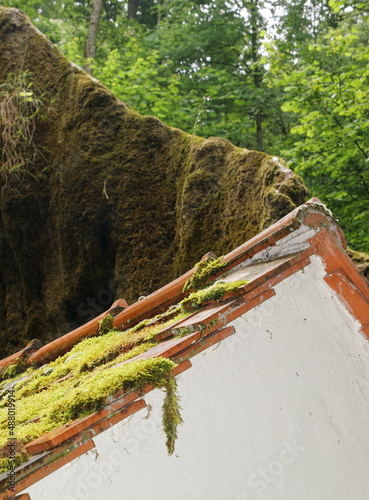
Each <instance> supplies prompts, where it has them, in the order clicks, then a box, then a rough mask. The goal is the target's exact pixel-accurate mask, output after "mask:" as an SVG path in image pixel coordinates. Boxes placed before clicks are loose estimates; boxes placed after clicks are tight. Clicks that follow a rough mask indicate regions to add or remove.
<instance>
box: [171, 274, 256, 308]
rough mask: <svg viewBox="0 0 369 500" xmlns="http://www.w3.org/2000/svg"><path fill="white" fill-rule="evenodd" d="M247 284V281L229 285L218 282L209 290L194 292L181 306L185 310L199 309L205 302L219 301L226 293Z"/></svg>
mask: <svg viewBox="0 0 369 500" xmlns="http://www.w3.org/2000/svg"><path fill="white" fill-rule="evenodd" d="M247 283H248V281H247V280H238V281H231V282H228V283H227V282H225V281H218V282H216V283H214V284H213V285H211V286H209V287H207V288H204V289H202V290H198V291H197V292H192V293H191V294H190V295H189V296H188V297H186V298H185V299H183V300H182V302H181V305H182V307H183V308H184V309H198V308H199V307H201V305H202V304H203V302H208V301H210V300H219V299H220V298H222V297H223V296H224V295H225V294H226V293H229V292H234V291H235V290H237V289H238V288H240V287H241V286H244V285H247Z"/></svg>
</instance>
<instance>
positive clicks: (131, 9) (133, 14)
mask: <svg viewBox="0 0 369 500" xmlns="http://www.w3.org/2000/svg"><path fill="white" fill-rule="evenodd" d="M139 6H140V0H128V11H127V17H128V19H137V12H138V8H139Z"/></svg>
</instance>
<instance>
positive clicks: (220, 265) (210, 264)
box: [183, 257, 228, 292]
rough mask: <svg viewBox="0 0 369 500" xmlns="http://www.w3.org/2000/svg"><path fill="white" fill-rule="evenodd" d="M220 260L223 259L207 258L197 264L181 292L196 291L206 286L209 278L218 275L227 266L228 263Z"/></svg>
mask: <svg viewBox="0 0 369 500" xmlns="http://www.w3.org/2000/svg"><path fill="white" fill-rule="evenodd" d="M222 259H223V257H218V258H217V259H214V258H213V257H209V258H207V259H205V260H202V261H200V262H198V263H197V264H196V266H195V267H196V271H195V273H194V274H193V275H192V277H191V278H190V279H189V280H187V281H186V283H185V286H184V287H183V291H184V292H188V291H190V290H197V289H199V288H201V287H203V286H204V285H206V284H207V282H208V280H209V278H210V277H211V276H214V275H215V274H218V273H219V272H220V271H221V270H222V269H224V267H226V266H227V264H228V262H223V261H222Z"/></svg>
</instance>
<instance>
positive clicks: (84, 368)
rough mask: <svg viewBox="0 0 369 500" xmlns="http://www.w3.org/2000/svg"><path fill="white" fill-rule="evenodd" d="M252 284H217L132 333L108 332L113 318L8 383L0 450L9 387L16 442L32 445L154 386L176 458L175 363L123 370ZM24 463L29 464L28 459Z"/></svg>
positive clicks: (0, 412) (1, 402)
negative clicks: (167, 333) (171, 330)
mask: <svg viewBox="0 0 369 500" xmlns="http://www.w3.org/2000/svg"><path fill="white" fill-rule="evenodd" d="M213 260H214V259H213ZM246 283H247V281H235V282H229V283H225V282H222V281H217V282H215V283H213V284H212V285H210V286H207V287H206V288H202V289H200V290H198V291H196V292H192V293H191V294H190V295H189V296H188V297H186V298H185V299H183V300H182V301H181V302H179V303H178V304H176V305H174V306H171V307H170V308H169V309H168V310H167V311H166V312H164V313H162V314H159V315H157V316H155V317H154V318H151V319H146V320H144V321H142V322H141V323H139V324H138V325H136V326H134V327H132V328H130V329H128V330H126V331H119V330H117V329H111V330H109V331H107V330H108V327H109V325H110V319H109V318H108V319H107V321H105V322H102V323H101V324H100V329H99V332H98V335H97V336H96V337H92V338H87V339H84V340H82V341H81V342H79V343H78V344H76V345H75V346H74V347H73V348H72V349H71V350H70V351H69V352H68V353H66V354H64V355H63V356H60V357H59V358H57V359H56V360H54V361H52V362H50V363H49V364H47V365H45V366H43V367H40V368H34V367H31V368H29V369H28V370H27V371H26V372H25V373H22V374H19V373H17V374H16V375H14V376H13V378H12V379H10V380H9V379H7V380H3V381H2V382H1V383H0V391H1V390H2V392H1V393H0V446H3V445H4V444H5V443H6V442H7V440H8V429H7V412H8V407H7V402H8V395H9V393H8V391H7V389H8V388H9V387H14V389H15V399H16V437H17V439H19V440H20V441H21V442H23V443H28V442H30V441H32V440H34V439H36V438H37V437H39V436H42V435H44V434H45V433H47V432H49V431H51V430H54V429H56V428H58V427H61V426H62V425H64V424H67V423H70V422H72V421H73V420H75V419H77V418H82V417H84V416H87V415H89V414H92V413H94V412H96V411H99V410H100V409H101V408H103V406H104V402H105V400H106V398H107V397H108V396H111V395H113V394H114V393H115V392H116V391H117V390H118V389H123V390H126V391H130V390H140V389H143V388H144V387H145V386H146V385H148V384H153V385H154V387H159V388H163V389H164V390H165V391H166V397H165V400H164V403H163V428H164V431H165V433H166V436H167V440H166V444H167V448H168V452H169V453H170V454H171V453H172V452H173V450H174V442H175V439H176V437H177V426H178V424H179V423H181V422H182V419H181V416H180V411H179V410H180V409H179V403H178V401H179V398H178V395H177V394H176V392H175V391H176V382H175V380H174V379H173V376H172V370H173V368H174V367H175V363H174V362H173V361H171V360H169V359H165V358H160V357H158V358H150V359H136V360H132V361H131V362H129V363H125V364H123V365H120V366H117V365H118V364H119V363H122V362H124V361H129V360H130V359H132V358H134V357H135V356H137V355H139V354H141V353H143V352H145V351H147V350H149V349H151V348H152V347H154V346H156V345H157V344H158V342H157V341H155V337H156V335H157V334H158V333H159V332H160V331H161V330H163V329H165V328H167V327H168V326H170V325H171V324H174V323H176V322H177V321H179V320H180V319H183V318H185V317H186V316H188V315H189V314H191V312H192V311H193V310H198V309H200V308H201V306H202V304H203V303H206V302H208V301H210V300H220V299H221V298H222V297H223V296H224V295H225V294H226V293H228V292H232V291H236V290H237V289H238V288H239V287H241V286H243V285H245V284H246ZM104 332H107V333H104ZM10 371H11V370H10ZM15 371H16V370H14V372H15ZM18 458H19V457H18ZM23 459H24V460H26V459H27V457H26V455H23ZM19 460H20V459H19ZM19 460H18V461H19ZM6 470H9V464H8V463H7V460H6V459H1V458H0V472H4V471H6Z"/></svg>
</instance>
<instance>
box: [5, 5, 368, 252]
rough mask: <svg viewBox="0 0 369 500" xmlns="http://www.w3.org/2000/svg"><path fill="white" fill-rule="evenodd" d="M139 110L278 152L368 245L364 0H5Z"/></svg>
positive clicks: (359, 244)
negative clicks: (92, 50)
mask: <svg viewBox="0 0 369 500" xmlns="http://www.w3.org/2000/svg"><path fill="white" fill-rule="evenodd" d="M3 4H4V5H6V6H12V7H19V8H22V9H23V10H24V11H25V12H26V13H27V14H28V15H29V16H30V17H31V19H32V20H33V22H34V23H35V24H36V26H37V27H38V28H39V29H41V30H42V31H43V32H44V33H46V34H47V35H48V36H49V37H50V39H51V40H52V42H53V43H55V44H57V45H58V47H59V48H60V49H61V50H62V51H64V53H65V54H66V55H67V57H69V58H70V59H71V60H73V61H74V62H75V63H77V64H79V65H80V66H82V67H83V66H85V64H86V62H88V63H90V64H91V63H92V64H91V66H92V67H93V69H94V76H96V77H97V78H99V79H100V80H101V81H102V82H103V83H104V84H105V85H107V86H108V87H109V88H110V89H111V90H112V91H113V92H114V93H115V95H116V96H117V97H119V98H120V99H122V100H123V101H125V102H127V103H128V104H129V105H130V106H132V107H133V108H134V109H135V110H136V111H138V112H140V113H142V114H151V115H155V116H157V117H158V118H160V119H161V120H163V121H164V122H166V123H167V124H169V125H171V126H175V127H179V128H181V129H183V130H185V131H187V132H189V133H196V134H199V135H201V136H222V137H224V138H226V139H228V140H230V141H232V142H233V143H234V144H236V145H237V146H240V147H244V148H248V149H261V150H265V151H267V152H268V153H270V154H277V155H283V156H285V157H286V158H287V159H288V160H289V166H290V168H292V169H295V170H296V172H299V173H301V174H302V176H303V178H304V181H305V182H306V184H307V185H308V187H309V189H310V191H311V194H312V195H316V196H319V197H320V198H321V199H322V201H324V202H325V203H327V205H328V206H329V207H330V208H331V209H332V210H333V212H334V215H335V216H337V217H338V218H339V220H340V223H341V225H342V226H343V229H344V231H345V234H346V235H347V237H348V239H349V243H350V245H351V246H354V247H356V248H357V249H360V250H365V251H368V250H369V242H368V238H369V236H368V231H367V227H368V220H369V219H368V217H369V215H368V208H367V207H368V189H369V188H368V182H369V181H368V170H367V165H368V162H367V157H366V155H367V154H368V153H367V151H368V150H367V147H368V144H367V127H368V123H367V122H368V116H367V114H368V113H367V103H366V95H367V91H368V89H367V87H368V82H367V73H366V66H367V61H368V46H369V44H368V41H369V40H368V35H367V33H368V29H367V27H368V10H369V9H368V5H367V3H365V2H362V1H361V0H354V1H352V2H348V1H347V0H329V1H327V2H316V1H305V0H288V1H287V0H278V1H277V2H274V3H270V2H265V1H264V0H242V1H237V2H236V1H228V0H216V1H213V2H210V1H207V0H193V1H192V0H191V1H190V0H176V1H173V2H151V1H150V0H142V1H140V2H139V3H137V2H133V1H122V2H121V1H117V0H106V1H104V8H103V12H102V15H101V18H100V23H99V33H98V40H97V55H96V59H95V60H94V61H93V62H91V61H86V60H85V58H84V44H85V40H86V36H87V31H88V24H89V17H90V14H91V2H89V1H88V0H81V1H78V2H77V1H75V0H66V1H65V2H63V3H60V2H57V1H56V0H52V1H50V2H45V1H44V0H43V1H42V0H4V1H3Z"/></svg>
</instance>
